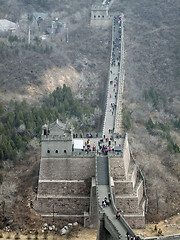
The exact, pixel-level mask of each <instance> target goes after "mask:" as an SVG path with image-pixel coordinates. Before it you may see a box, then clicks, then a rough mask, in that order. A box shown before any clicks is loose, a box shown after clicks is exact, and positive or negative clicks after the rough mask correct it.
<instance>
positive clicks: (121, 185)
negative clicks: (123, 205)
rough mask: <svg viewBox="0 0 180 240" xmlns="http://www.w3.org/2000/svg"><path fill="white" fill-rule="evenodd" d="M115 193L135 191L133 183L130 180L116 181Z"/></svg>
mask: <svg viewBox="0 0 180 240" xmlns="http://www.w3.org/2000/svg"><path fill="white" fill-rule="evenodd" d="M114 192H115V195H120V194H130V193H133V183H132V182H130V181H129V182H128V181H114Z"/></svg>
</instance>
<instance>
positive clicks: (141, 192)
mask: <svg viewBox="0 0 180 240" xmlns="http://www.w3.org/2000/svg"><path fill="white" fill-rule="evenodd" d="M143 192H144V187H143V181H141V182H140V184H139V186H138V189H137V195H138V205H139V204H140V202H141V200H142V198H143Z"/></svg>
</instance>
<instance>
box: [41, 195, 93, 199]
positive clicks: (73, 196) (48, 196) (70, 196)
mask: <svg viewBox="0 0 180 240" xmlns="http://www.w3.org/2000/svg"><path fill="white" fill-rule="evenodd" d="M37 198H38V199H39V198H84V199H85V198H87V199H88V198H90V197H87V196H75V195H48V194H46V195H37Z"/></svg>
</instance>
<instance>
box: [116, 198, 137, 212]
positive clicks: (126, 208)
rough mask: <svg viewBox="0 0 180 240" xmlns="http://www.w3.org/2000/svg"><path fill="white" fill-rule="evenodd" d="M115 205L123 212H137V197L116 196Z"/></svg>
mask: <svg viewBox="0 0 180 240" xmlns="http://www.w3.org/2000/svg"><path fill="white" fill-rule="evenodd" d="M116 207H117V208H119V209H121V210H122V211H123V212H125V213H138V212H139V205H138V197H135V196H134V197H131V196H127V197H120V196H116Z"/></svg>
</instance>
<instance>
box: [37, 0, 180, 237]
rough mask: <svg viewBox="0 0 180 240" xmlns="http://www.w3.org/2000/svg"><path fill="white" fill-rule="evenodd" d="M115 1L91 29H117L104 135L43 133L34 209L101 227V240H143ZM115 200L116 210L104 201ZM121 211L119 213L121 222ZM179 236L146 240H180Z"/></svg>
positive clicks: (55, 127)
mask: <svg viewBox="0 0 180 240" xmlns="http://www.w3.org/2000/svg"><path fill="white" fill-rule="evenodd" d="M111 4H112V1H107V0H105V1H103V3H100V4H97V5H93V6H92V9H91V26H92V27H93V26H95V27H98V26H102V25H103V27H107V26H111V25H112V47H111V60H110V66H109V77H108V80H107V81H108V88H107V89H106V90H107V91H106V92H107V100H106V111H105V115H104V123H103V126H102V134H96V133H92V134H88V135H85V136H84V135H83V134H82V133H80V134H77V133H72V130H71V127H70V126H67V125H65V124H62V123H61V122H59V121H58V120H57V121H56V122H54V123H52V124H45V125H44V126H43V128H42V139H41V140H42V141H41V142H42V151H41V163H40V172H39V182H38V193H37V198H36V200H35V201H34V204H33V205H34V209H35V210H36V211H38V212H39V213H40V214H41V216H42V217H46V218H52V217H53V218H59V219H63V220H67V221H77V222H79V223H81V224H83V225H84V226H85V227H97V226H98V236H97V240H111V239H114V240H116V239H122V240H123V239H127V235H126V234H127V232H128V233H129V234H130V236H131V237H133V236H135V237H136V239H142V238H140V237H139V236H136V234H135V233H134V231H133V228H144V227H145V213H146V211H147V206H148V199H147V195H146V187H145V181H144V177H143V175H142V172H141V170H140V169H139V168H138V166H137V164H136V162H135V160H134V158H133V155H132V152H131V149H130V146H129V143H128V135H127V134H124V133H123V132H122V126H121V124H122V97H123V88H124V70H123V61H124V40H123V35H124V29H123V14H118V15H114V14H113V13H112V14H109V7H110V5H111ZM107 196H110V198H111V204H110V206H109V207H103V206H102V201H103V199H104V198H105V197H107ZM117 211H119V212H120V217H119V219H116V213H117ZM179 237H180V236H179V235H177V236H175V235H174V236H167V237H164V238H163V237H155V238H146V239H179Z"/></svg>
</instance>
